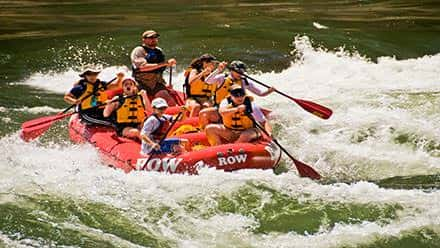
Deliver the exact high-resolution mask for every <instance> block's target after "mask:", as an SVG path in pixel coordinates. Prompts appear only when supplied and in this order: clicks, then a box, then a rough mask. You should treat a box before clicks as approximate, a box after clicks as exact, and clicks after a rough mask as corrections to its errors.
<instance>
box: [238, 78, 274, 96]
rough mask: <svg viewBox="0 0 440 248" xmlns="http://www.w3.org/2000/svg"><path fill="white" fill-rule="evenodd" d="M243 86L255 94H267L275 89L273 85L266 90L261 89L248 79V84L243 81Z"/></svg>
mask: <svg viewBox="0 0 440 248" xmlns="http://www.w3.org/2000/svg"><path fill="white" fill-rule="evenodd" d="M244 87H245V88H246V89H248V90H249V91H250V92H252V93H254V94H255V95H257V96H267V95H269V94H270V93H272V92H274V91H275V88H274V87H270V88H268V89H267V90H262V89H260V88H258V87H257V86H256V85H255V83H254V82H251V81H249V80H248V84H246V83H244Z"/></svg>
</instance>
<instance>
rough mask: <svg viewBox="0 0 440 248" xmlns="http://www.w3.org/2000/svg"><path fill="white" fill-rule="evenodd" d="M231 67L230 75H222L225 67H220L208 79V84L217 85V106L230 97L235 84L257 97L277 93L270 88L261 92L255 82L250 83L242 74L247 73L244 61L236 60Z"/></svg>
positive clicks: (215, 99)
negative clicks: (230, 91)
mask: <svg viewBox="0 0 440 248" xmlns="http://www.w3.org/2000/svg"><path fill="white" fill-rule="evenodd" d="M229 67H230V68H231V69H230V70H229V74H224V73H222V72H223V70H224V67H218V68H217V70H215V71H214V72H213V73H211V75H209V76H208V77H207V78H206V82H208V83H210V84H215V85H216V89H215V92H214V102H215V104H216V105H219V104H220V103H221V102H222V101H223V99H225V98H226V97H227V96H228V95H229V90H230V88H231V86H232V85H234V84H238V85H240V86H241V87H242V88H244V89H245V90H249V91H250V92H252V93H254V94H255V95H257V96H267V95H269V94H271V93H272V92H274V91H275V88H274V87H271V88H268V89H267V90H261V89H260V88H258V87H257V86H256V85H255V83H254V82H252V81H248V80H247V79H246V78H245V77H243V76H242V74H243V73H246V67H247V66H246V64H245V63H243V62H242V61H240V60H234V61H232V62H231V64H230V65H229Z"/></svg>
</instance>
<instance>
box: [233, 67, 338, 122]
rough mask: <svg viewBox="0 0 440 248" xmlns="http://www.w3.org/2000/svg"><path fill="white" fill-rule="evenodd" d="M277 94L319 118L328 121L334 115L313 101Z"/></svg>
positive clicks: (265, 85)
mask: <svg viewBox="0 0 440 248" xmlns="http://www.w3.org/2000/svg"><path fill="white" fill-rule="evenodd" d="M228 69H229V70H232V71H235V72H237V73H238V74H240V75H242V76H244V77H246V78H248V79H251V80H252V81H254V82H256V83H258V84H260V85H262V86H264V87H266V88H271V86H270V85H267V84H265V83H263V82H260V81H258V80H256V79H254V78H252V77H250V76H249V75H246V74H245V73H243V72H241V71H239V70H236V69H234V68H232V67H230V66H228ZM275 92H276V93H278V94H280V95H282V96H284V97H287V98H289V99H290V100H292V101H294V102H296V103H297V104H298V105H299V106H300V107H301V108H303V109H304V110H306V111H307V112H309V113H312V114H314V115H316V116H318V117H319V118H322V119H328V118H330V116H331V115H332V113H333V111H332V110H331V109H329V108H327V107H324V106H322V105H319V104H317V103H314V102H311V101H308V100H302V99H297V98H293V97H291V96H289V95H287V94H286V93H284V92H281V91H279V90H277V89H276V90H275Z"/></svg>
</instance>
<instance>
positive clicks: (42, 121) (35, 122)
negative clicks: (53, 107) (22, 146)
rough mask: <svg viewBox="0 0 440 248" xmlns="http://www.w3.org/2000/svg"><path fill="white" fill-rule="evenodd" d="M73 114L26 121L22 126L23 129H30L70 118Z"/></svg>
mask: <svg viewBox="0 0 440 248" xmlns="http://www.w3.org/2000/svg"><path fill="white" fill-rule="evenodd" d="M72 114H73V113H67V114H56V115H51V116H43V117H40V118H37V119H33V120H30V121H26V122H23V124H21V128H22V129H23V128H28V127H34V126H39V125H42V124H45V123H48V122H54V121H57V120H60V119H64V118H66V117H68V116H71V115H72Z"/></svg>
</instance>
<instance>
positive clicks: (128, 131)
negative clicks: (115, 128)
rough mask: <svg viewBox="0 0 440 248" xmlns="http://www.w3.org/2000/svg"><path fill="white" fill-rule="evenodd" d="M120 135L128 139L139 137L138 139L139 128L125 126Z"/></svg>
mask: <svg viewBox="0 0 440 248" xmlns="http://www.w3.org/2000/svg"><path fill="white" fill-rule="evenodd" d="M122 136H123V137H126V138H129V139H139V140H140V136H141V134H140V132H139V129H137V128H135V127H125V128H124V129H122Z"/></svg>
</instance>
